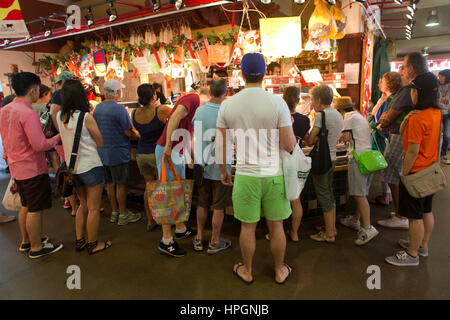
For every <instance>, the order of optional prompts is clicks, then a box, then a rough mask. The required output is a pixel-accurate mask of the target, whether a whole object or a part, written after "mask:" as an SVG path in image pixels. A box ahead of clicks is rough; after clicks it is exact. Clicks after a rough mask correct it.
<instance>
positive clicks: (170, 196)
mask: <svg viewBox="0 0 450 320" xmlns="http://www.w3.org/2000/svg"><path fill="white" fill-rule="evenodd" d="M164 162H165V161H164V158H163V159H162V163H161V180H156V181H152V182H149V183H147V186H146V190H145V192H146V193H147V195H148V203H147V204H146V205H148V207H149V209H150V211H151V212H152V216H153V218H154V219H155V221H156V223H158V224H170V225H174V224H177V223H181V222H186V221H188V219H189V214H190V212H191V203H192V191H193V187H194V181H193V180H181V179H180V177H179V176H178V174H177V173H176V171H175V168H174V167H173V164H172V162H171V161H170V160H169V161H168V163H169V167H170V169H171V170H172V173H173V175H174V176H175V180H169V181H166V170H165V164H164Z"/></svg>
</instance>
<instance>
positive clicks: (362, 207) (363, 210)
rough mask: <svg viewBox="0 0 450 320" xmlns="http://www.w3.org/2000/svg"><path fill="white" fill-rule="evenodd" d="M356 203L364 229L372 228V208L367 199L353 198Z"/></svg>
mask: <svg viewBox="0 0 450 320" xmlns="http://www.w3.org/2000/svg"><path fill="white" fill-rule="evenodd" d="M353 197H354V198H355V201H356V211H357V212H358V213H359V214H360V215H361V226H362V227H363V228H364V229H367V228H368V227H370V206H369V202H368V201H367V198H366V197H361V196H353Z"/></svg>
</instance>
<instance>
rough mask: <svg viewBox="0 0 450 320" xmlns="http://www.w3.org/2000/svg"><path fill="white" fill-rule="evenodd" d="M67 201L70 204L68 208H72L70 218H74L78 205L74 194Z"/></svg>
mask: <svg viewBox="0 0 450 320" xmlns="http://www.w3.org/2000/svg"><path fill="white" fill-rule="evenodd" d="M68 199H69V202H70V206H71V207H72V216H74V215H76V214H77V211H78V204H77V200H76V199H75V194H73V195H71V196H70V197H68Z"/></svg>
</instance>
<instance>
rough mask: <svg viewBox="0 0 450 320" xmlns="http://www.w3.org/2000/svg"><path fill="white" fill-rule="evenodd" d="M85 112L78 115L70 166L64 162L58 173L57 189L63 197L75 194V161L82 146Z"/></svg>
mask: <svg viewBox="0 0 450 320" xmlns="http://www.w3.org/2000/svg"><path fill="white" fill-rule="evenodd" d="M85 114H86V113H85V112H81V113H80V115H79V116H78V122H77V129H76V131H75V137H74V141H73V147H72V155H71V156H70V163H69V168H67V167H66V165H65V164H63V165H62V166H61V167H60V168H59V170H58V172H57V173H56V179H55V181H56V190H58V192H59V194H60V195H61V196H63V197H70V196H71V195H73V176H72V171H73V168H74V167H75V161H76V160H77V156H78V147H79V146H80V138H81V129H83V120H84V116H85Z"/></svg>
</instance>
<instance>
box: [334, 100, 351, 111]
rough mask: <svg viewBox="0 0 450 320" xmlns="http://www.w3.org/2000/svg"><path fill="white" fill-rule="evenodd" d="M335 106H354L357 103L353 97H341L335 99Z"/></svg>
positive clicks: (342, 107)
mask: <svg viewBox="0 0 450 320" xmlns="http://www.w3.org/2000/svg"><path fill="white" fill-rule="evenodd" d="M334 106H335V107H336V109H337V110H341V109H348V108H353V107H354V106H355V104H354V103H353V101H352V98H351V97H340V98H335V99H334Z"/></svg>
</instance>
